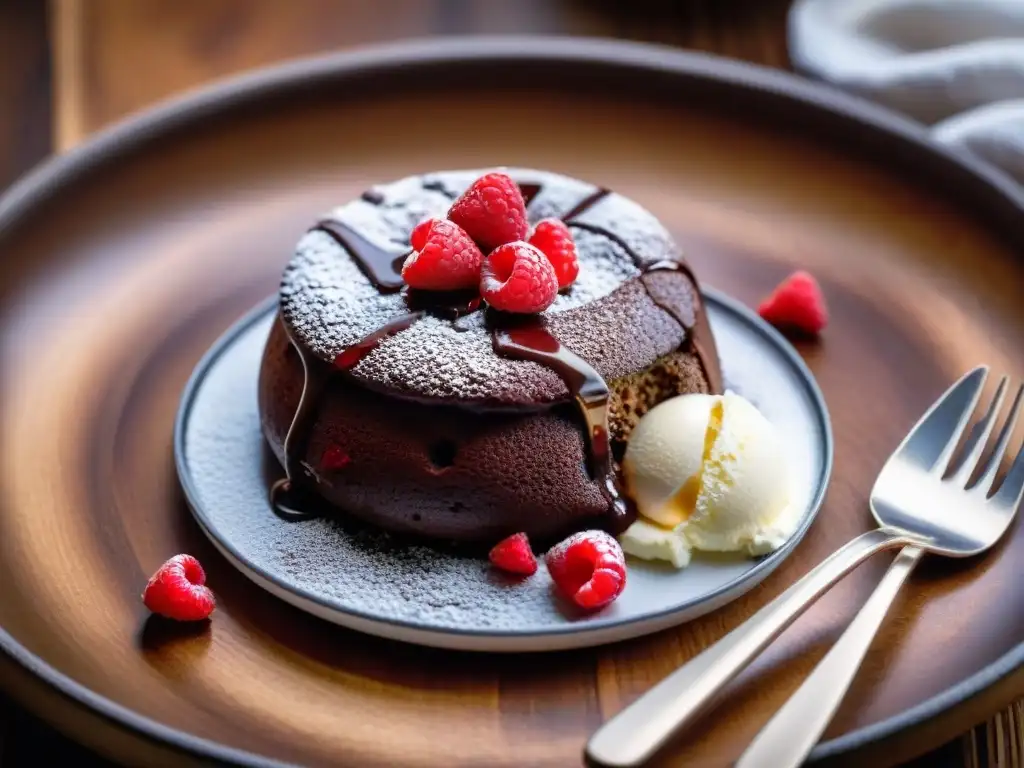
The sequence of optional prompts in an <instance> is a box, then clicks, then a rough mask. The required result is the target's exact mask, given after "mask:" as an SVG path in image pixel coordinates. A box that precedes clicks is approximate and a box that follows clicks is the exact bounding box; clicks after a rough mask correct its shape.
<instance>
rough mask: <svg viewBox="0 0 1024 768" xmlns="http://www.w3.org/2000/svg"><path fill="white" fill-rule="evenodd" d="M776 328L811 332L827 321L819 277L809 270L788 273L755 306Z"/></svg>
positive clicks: (814, 331) (818, 331)
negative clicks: (787, 275) (812, 274)
mask: <svg viewBox="0 0 1024 768" xmlns="http://www.w3.org/2000/svg"><path fill="white" fill-rule="evenodd" d="M757 313H758V314H759V315H761V317H762V318H764V319H765V320H767V321H768V322H769V323H771V324H772V325H774V326H776V327H777V328H782V329H788V330H793V331H797V332H800V333H804V334H807V335H810V336H814V335H816V334H818V333H821V331H822V330H823V329H824V328H825V325H826V324H827V323H828V308H827V307H826V306H825V297H824V296H823V295H822V293H821V287H820V286H819V285H818V281H817V280H815V279H814V277H812V276H811V275H810V273H808V272H804V271H798V272H794V273H793V274H791V275H790V276H789V277H787V278H786V279H785V280H783V281H782V282H781V283H779V285H778V287H776V288H775V290H774V291H772V292H771V295H769V296H768V298H766V299H765V300H764V301H762V302H761V304H760V305H759V306H758V308H757Z"/></svg>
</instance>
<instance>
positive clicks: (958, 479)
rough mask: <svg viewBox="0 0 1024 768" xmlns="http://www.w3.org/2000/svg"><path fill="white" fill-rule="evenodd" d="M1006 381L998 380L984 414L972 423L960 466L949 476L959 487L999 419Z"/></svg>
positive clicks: (962, 486)
mask: <svg viewBox="0 0 1024 768" xmlns="http://www.w3.org/2000/svg"><path fill="white" fill-rule="evenodd" d="M1008 382H1009V379H1008V378H1007V377H1006V376H1003V378H1002V379H1000V380H999V386H998V387H997V388H996V394H995V397H993V398H992V402H991V403H989V406H988V410H987V411H986V412H985V416H984V417H983V418H982V419H981V421H979V422H978V423H977V424H975V425H974V428H973V429H971V433H970V435H969V436H968V438H967V442H966V444H965V445H964V455H963V458H962V459H961V460H960V467H959V468H958V469H957V471H956V474H954V475H953V476H952V477H951V478H950V481H951V482H952V483H953V484H955V485H957V486H959V487H961V488H965V487H966V486H967V481H968V480H970V479H971V475H972V474H974V470H975V469H977V467H978V462H979V461H980V460H981V455H982V454H983V453H984V452H985V446H986V445H988V438H989V436H990V435H991V434H992V430H993V429H994V428H995V426H996V421H998V420H999V411H1000V410H1001V409H1002V407H1003V398H1004V397H1005V396H1006V385H1007V383H1008Z"/></svg>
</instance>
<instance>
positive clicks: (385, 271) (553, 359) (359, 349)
mask: <svg viewBox="0 0 1024 768" xmlns="http://www.w3.org/2000/svg"><path fill="white" fill-rule="evenodd" d="M520 189H521V191H522V193H523V197H524V199H525V200H526V202H527V204H528V203H529V202H530V201H531V200H533V198H535V197H536V196H537V194H539V192H540V190H541V187H540V185H537V184H523V185H521V186H520ZM609 194H610V192H609V190H607V189H598V190H597V191H595V192H594V193H592V194H590V195H588V196H587V197H585V198H584V199H582V200H581V201H580V202H579V203H577V204H576V205H575V206H573V207H572V209H570V210H569V211H568V212H567V213H566V214H565V215H564V216H562V219H563V221H565V222H566V223H567V224H568V225H570V226H573V227H578V228H580V229H586V230H588V231H590V232H595V233H599V234H601V235H604V236H605V237H607V238H608V239H609V240H611V241H613V242H615V243H616V244H618V245H619V246H620V247H621V248H622V249H623V250H625V252H626V253H627V254H629V256H630V258H631V259H633V261H634V263H635V264H636V265H637V266H638V267H640V262H641V260H640V258H639V256H638V255H637V254H636V252H635V251H634V250H633V249H632V248H631V247H630V246H629V245H628V244H627V243H626V242H624V241H623V240H622V239H621V238H620V237H619V236H618V235H616V234H615V233H614V232H611V231H609V230H607V229H605V228H604V227H601V226H599V225H595V224H591V223H588V222H582V221H578V220H577V217H579V216H580V215H582V214H583V213H585V212H586V211H587V210H589V209H590V208H592V207H594V206H595V205H597V204H598V203H599V202H600V201H601V200H603V199H604V198H605V197H607V196H608V195H609ZM363 199H365V200H367V202H371V203H373V204H379V203H380V202H381V201H382V198H381V196H380V195H379V193H376V192H374V191H369V192H366V193H364V194H363ZM315 229H318V230H321V231H323V232H326V233H327V234H328V235H330V236H331V237H332V238H334V240H336V241H337V242H338V243H339V244H340V245H341V246H342V247H343V248H345V249H346V250H347V251H348V252H349V254H350V255H351V256H352V258H354V259H355V261H356V263H357V264H358V265H359V268H360V269H361V270H362V272H363V274H365V275H366V277H367V279H369V280H370V282H371V283H372V284H373V285H374V286H375V287H376V288H377V290H378V291H380V292H381V293H392V292H395V291H399V290H401V289H402V288H403V287H404V282H403V280H402V264H403V262H404V261H405V258H406V256H407V255H408V252H409V251H408V249H403V250H401V251H397V250H388V249H386V248H382V247H380V246H377V245H375V244H374V243H371V242H370V241H369V240H367V239H366V238H365V237H364V236H362V235H361V234H360V233H359V232H356V231H355V230H353V229H352V228H351V227H349V226H348V225H347V224H344V223H343V222H340V221H336V220H323V221H320V222H318V223H317V225H316V227H315ZM665 270H674V271H682V272H685V273H686V274H687V275H688V276H689V277H690V279H691V281H692V282H693V284H694V285H696V284H697V283H696V280H695V278H694V276H693V273H692V272H691V271H690V269H689V267H688V266H687V265H685V264H683V263H681V262H677V261H660V262H657V263H655V264H651V265H649V266H646V267H642V272H643V273H644V274H648V273H652V272H658V271H665ZM644 285H645V287H646V283H644ZM648 295H651V293H650V290H648ZM651 298H652V300H654V301H655V303H656V304H658V306H659V307H661V308H662V309H663V310H665V311H666V312H668V313H669V314H670V315H672V316H673V317H674V318H675V319H676V320H677V321H678V322H679V323H680V325H682V326H683V327H684V328H686V329H687V331H688V334H687V336H688V339H689V341H690V345H691V347H692V349H693V352H694V353H695V354H696V355H697V358H698V359H699V360H700V363H701V365H702V367H703V369H704V373H705V375H706V376H707V379H708V384H709V386H710V388H711V391H713V392H719V391H721V386H722V380H721V372H720V371H719V369H718V365H717V361H715V360H714V359H713V357H711V356H710V355H709V354H707V353H706V350H707V349H710V348H713V342H712V341H711V336H710V334H711V330H710V328H709V327H708V325H707V319H706V318H705V317H704V316H703V314H702V313H700V312H699V309H698V308H697V307H695V313H696V316H697V321H696V323H695V324H694V325H693V326H692V327H688V326H687V324H686V322H685V321H684V319H683V318H680V317H679V316H678V315H677V314H676V313H675V312H674V311H673V310H672V309H671V308H670V307H667V306H665V305H663V304H662V303H661V302H658V301H657V299H656V298H655V297H654V296H653V295H651ZM696 300H697V301H698V302H699V301H700V297H699V295H698V296H697V297H696ZM406 303H407V304H408V306H409V308H410V310H411V311H410V312H409V313H407V314H403V315H400V316H399V317H396V318H395V319H394V320H390V321H389V322H387V323H386V324H385V325H383V326H381V327H380V328H378V329H376V330H375V331H373V332H371V333H369V334H368V335H366V336H365V337H364V338H362V339H360V340H359V341H357V342H356V343H354V344H351V345H349V346H348V347H346V348H345V349H343V350H342V351H341V352H340V353H339V354H338V355H337V357H336V358H335V359H334V363H333V365H331V364H328V363H326V362H324V361H323V360H321V359H320V358H318V357H316V356H315V355H312V354H310V353H308V352H306V351H305V350H304V349H303V346H302V345H301V344H299V343H298V342H297V341H296V340H295V338H294V337H293V336H292V333H291V331H290V330H289V329H288V328H287V325H288V324H287V323H285V328H286V330H288V336H289V339H290V340H291V343H292V346H293V347H295V349H296V350H297V351H298V353H299V357H300V359H301V360H302V367H303V371H304V383H303V388H302V396H301V398H300V400H299V406H298V408H297V409H296V411H295V416H294V417H293V418H292V422H291V425H290V426H289V428H288V434H287V435H286V437H285V441H284V452H285V472H286V477H285V478H284V479H281V480H278V481H277V482H276V483H274V484H273V486H271V489H270V501H271V505H272V506H273V508H274V510H275V512H276V513H277V514H278V515H279V516H281V517H282V518H284V519H286V520H305V519H309V518H311V517H316V516H317V515H318V513H317V511H316V510H317V508H318V507H319V506H320V505H319V504H318V503H317V502H316V501H315V498H314V496H313V495H312V494H309V493H305V492H304V491H303V488H302V485H303V482H305V481H306V480H308V479H309V478H312V479H313V480H314V481H315V482H320V479H319V477H318V476H317V474H316V472H315V470H314V469H313V468H312V467H309V466H308V465H307V464H306V463H305V462H304V461H303V458H304V457H305V455H306V453H307V452H308V448H309V438H310V434H311V432H312V428H313V426H314V424H315V423H316V417H317V414H318V412H319V409H320V401H321V399H322V397H323V394H324V392H325V391H326V390H327V386H328V383H329V381H330V379H331V377H332V376H333V375H336V374H339V373H344V372H346V371H350V370H351V369H352V368H354V367H355V366H356V365H358V364H359V362H360V361H361V360H362V359H363V358H365V357H366V356H367V355H369V354H370V353H371V352H372V351H373V350H375V349H376V348H377V347H378V346H379V345H380V344H381V343H382V342H383V341H384V340H385V339H387V338H388V337H390V336H393V335H394V334H396V333H399V332H401V331H403V330H405V329H406V328H408V327H409V326H411V325H413V323H415V322H416V321H417V320H419V319H420V318H421V317H423V316H424V315H425V314H428V313H430V314H433V315H435V316H438V317H444V318H447V319H449V320H452V321H454V320H455V319H457V318H459V317H464V316H465V315H467V314H471V313H473V312H476V311H479V310H480V309H481V306H482V304H481V300H480V297H479V296H476V295H467V294H466V293H465V292H463V293H461V294H454V293H453V294H429V293H426V292H421V291H411V290H407V292H406ZM491 333H492V336H491V339H492V346H493V349H494V351H495V353H496V354H498V355H501V356H503V357H507V358H511V359H517V360H529V361H532V362H535V363H538V364H540V365H544V366H546V367H548V368H549V369H550V370H552V371H553V372H554V373H555V374H557V375H558V377H559V378H560V379H561V380H562V381H563V382H564V383H565V386H566V388H567V389H568V390H569V392H570V394H572V396H573V399H574V400H575V402H576V404H577V407H578V408H579V412H580V415H581V417H582V421H583V426H584V442H585V444H586V446H587V457H588V472H589V475H590V477H591V479H592V480H593V481H594V482H596V483H597V484H598V485H599V487H600V488H601V491H602V493H603V494H604V496H605V498H606V499H607V501H608V513H607V520H606V526H607V528H608V529H609V530H610V531H612V532H614V533H621V532H622V530H624V529H625V527H626V525H628V522H629V518H630V513H629V506H628V504H627V501H626V500H625V499H623V498H622V496H621V494H620V493H619V490H618V487H617V484H616V482H615V469H614V465H613V462H612V457H611V447H610V444H609V433H608V415H609V414H608V411H609V389H608V384H607V382H605V380H604V379H603V378H602V377H601V375H600V374H599V373H598V372H597V371H596V370H594V368H593V367H592V366H591V365H590V364H589V363H587V361H586V360H584V359H582V358H581V357H579V356H578V355H576V354H575V353H574V352H572V351H571V350H569V349H567V348H566V347H564V346H563V345H562V343H561V342H560V341H559V340H558V339H557V338H555V336H554V335H553V334H552V333H551V332H550V330H549V329H548V328H547V325H546V323H545V321H544V318H543V316H536V317H530V318H521V319H520V320H519V321H517V322H516V323H515V324H514V325H509V326H505V325H497V326H496V327H494V328H492V332H491Z"/></svg>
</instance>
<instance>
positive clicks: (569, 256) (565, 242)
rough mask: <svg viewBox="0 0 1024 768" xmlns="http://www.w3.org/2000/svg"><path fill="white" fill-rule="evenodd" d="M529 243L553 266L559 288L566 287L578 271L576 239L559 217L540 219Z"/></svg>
mask: <svg viewBox="0 0 1024 768" xmlns="http://www.w3.org/2000/svg"><path fill="white" fill-rule="evenodd" d="M529 243H530V245H532V246H534V247H535V248H536V249H537V250H539V251H540V252H541V253H543V254H544V255H545V256H547V257H548V261H550V262H551V266H553V267H554V268H555V276H556V277H557V278H558V287H559V288H568V287H569V286H570V285H572V284H573V282H575V280H576V276H577V275H578V274H579V273H580V263H579V259H578V257H577V255H576V241H575V240H573V239H572V232H570V231H569V227H567V226H566V224H565V222H564V221H562V220H561V219H541V220H540V221H539V222H537V226H536V227H534V228H533V234H532V235H530V240H529Z"/></svg>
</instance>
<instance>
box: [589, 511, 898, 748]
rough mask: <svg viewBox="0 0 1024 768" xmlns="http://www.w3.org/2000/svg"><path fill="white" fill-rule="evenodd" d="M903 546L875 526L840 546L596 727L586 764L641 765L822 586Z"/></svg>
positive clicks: (701, 709)
mask: <svg viewBox="0 0 1024 768" xmlns="http://www.w3.org/2000/svg"><path fill="white" fill-rule="evenodd" d="M909 543H910V541H909V540H908V539H907V538H906V537H904V536H902V535H900V534H899V533H897V532H895V531H892V530H887V529H885V528H878V529H875V530H873V531H869V532H867V533H865V534H863V535H861V536H858V537H857V538H856V539H853V540H852V541H850V542H849V543H847V544H846V545H845V546H843V547H841V548H840V549H839V550H837V551H836V552H834V553H833V554H832V555H830V556H829V557H828V558H827V559H826V560H824V561H823V562H822V563H820V564H819V565H818V566H817V567H816V568H814V570H812V571H811V572H810V573H808V574H807V575H806V576H804V577H803V578H802V579H800V581H798V582H796V584H793V585H792V586H791V587H790V588H789V589H787V590H786V591H785V592H783V593H782V594H781V595H779V596H778V597H777V598H775V600H773V601H772V602H770V603H769V604H768V605H766V606H765V607H764V608H762V609H761V610H759V611H758V612H757V613H755V614H754V615H753V616H751V617H750V618H749V619H747V620H746V621H745V622H744V623H743V624H741V625H740V626H739V627H737V628H736V629H734V630H733V631H732V632H730V633H729V634H728V635H726V636H725V637H723V638H722V639H721V640H719V641H718V642H717V643H715V644H714V645H713V646H711V647H710V648H708V649H707V650H705V651H704V652H703V653H701V654H699V655H697V656H695V657H694V658H693V659H691V660H690V661H688V662H687V663H686V664H684V665H683V666H681V667H680V668H679V669H677V670H676V671H675V672H673V673H672V674H670V675H669V676H668V677H666V678H665V679H664V680H662V681H661V682H660V683H658V684H657V685H656V686H654V687H653V688H652V689H651V690H649V691H648V692H647V693H645V694H644V695H643V696H641V697H640V698H639V699H637V700H636V701H635V702H633V703H632V704H631V705H629V706H628V707H626V708H625V709H624V710H622V711H621V712H620V713H619V714H617V715H616V716H615V717H613V718H612V719H611V720H609V721H608V722H607V723H605V724H604V725H603V726H601V728H599V729H598V731H597V732H596V733H595V734H594V735H593V736H592V737H591V738H590V741H589V742H588V743H587V746H586V750H585V755H586V757H587V759H588V760H589V761H590V762H591V763H596V764H597V765H603V766H615V768H632V767H633V766H638V765H641V764H642V763H644V762H645V761H646V760H647V759H648V758H649V757H650V756H651V755H652V754H653V753H654V752H655V751H656V750H657V749H658V748H659V747H660V746H661V745H662V744H664V743H665V741H666V740H668V738H669V737H670V736H671V735H672V734H673V733H674V732H675V731H676V730H678V729H679V728H681V727H683V726H686V725H688V724H689V723H690V722H691V721H692V720H694V719H695V718H696V717H697V716H698V715H700V714H702V713H703V712H704V711H705V710H706V709H708V705H709V703H710V702H711V700H712V699H713V698H714V696H715V695H716V694H717V693H718V692H719V691H721V689H722V688H724V687H725V685H726V684H727V683H729V681H730V680H732V679H733V678H734V677H735V676H736V675H737V674H739V673H740V672H741V671H742V670H743V668H744V667H746V666H747V664H749V663H750V661H751V660H752V659H753V658H754V657H755V656H757V655H758V654H759V653H760V652H761V651H762V650H764V648H765V646H767V645H768V644H769V643H770V642H771V641H772V640H774V639H775V637H776V636H778V634H779V633H780V632H782V630H784V629H785V628H786V627H788V626H789V625H790V623H792V621H793V620H794V619H795V618H796V617H797V616H799V615H800V614H801V613H803V612H804V610H805V609H806V608H807V607H808V606H809V605H810V604H811V603H813V602H814V601H815V600H816V599H817V598H818V597H820V596H821V595H822V594H823V593H824V592H825V591H826V590H827V589H828V588H829V587H831V586H832V585H833V584H835V583H836V582H837V581H839V579H841V578H842V577H843V576H845V575H846V574H847V573H849V572H850V571H851V570H853V568H855V567H856V566H857V565H859V564H860V563H861V562H863V561H864V560H865V559H867V558H868V557H870V556H871V555H873V554H875V553H876V552H880V551H881V550H883V549H888V548H891V547H896V546H901V545H903V544H909Z"/></svg>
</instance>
